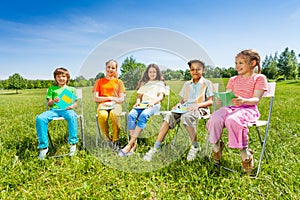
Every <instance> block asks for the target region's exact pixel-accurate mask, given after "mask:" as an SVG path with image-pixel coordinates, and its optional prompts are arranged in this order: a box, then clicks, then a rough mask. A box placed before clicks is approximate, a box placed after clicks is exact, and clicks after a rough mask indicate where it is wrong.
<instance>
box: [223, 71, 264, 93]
mask: <svg viewBox="0 0 300 200" xmlns="http://www.w3.org/2000/svg"><path fill="white" fill-rule="evenodd" d="M226 89H229V90H232V92H233V93H234V94H235V96H240V97H243V98H251V97H253V94H254V90H263V91H267V90H268V81H267V78H266V76H265V75H263V74H253V75H252V76H250V77H246V78H243V77H242V76H241V75H237V76H233V77H231V78H230V79H229V81H228V84H227V87H226Z"/></svg>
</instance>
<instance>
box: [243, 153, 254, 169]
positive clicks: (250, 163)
mask: <svg viewBox="0 0 300 200" xmlns="http://www.w3.org/2000/svg"><path fill="white" fill-rule="evenodd" d="M249 152H250V153H251V155H250V158H248V159H246V160H244V161H242V169H243V171H244V172H245V173H247V174H249V173H251V172H252V170H253V169H254V158H253V151H252V150H251V149H249Z"/></svg>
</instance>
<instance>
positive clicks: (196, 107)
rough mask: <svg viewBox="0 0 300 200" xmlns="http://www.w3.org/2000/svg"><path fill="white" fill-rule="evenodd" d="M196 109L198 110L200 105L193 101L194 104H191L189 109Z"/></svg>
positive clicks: (191, 110)
mask: <svg viewBox="0 0 300 200" xmlns="http://www.w3.org/2000/svg"><path fill="white" fill-rule="evenodd" d="M196 110H198V105H197V103H193V104H192V105H190V106H189V107H188V111H189V112H195V111H196Z"/></svg>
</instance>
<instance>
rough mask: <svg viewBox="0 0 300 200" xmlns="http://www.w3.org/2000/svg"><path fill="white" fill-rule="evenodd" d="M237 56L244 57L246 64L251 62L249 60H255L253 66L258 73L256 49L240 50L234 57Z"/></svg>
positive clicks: (258, 63) (258, 59)
mask: <svg viewBox="0 0 300 200" xmlns="http://www.w3.org/2000/svg"><path fill="white" fill-rule="evenodd" d="M239 56H240V57H242V58H244V59H245V60H246V62H247V63H248V64H251V62H252V61H253V60H255V61H256V65H255V66H254V67H256V66H257V67H258V70H257V73H258V74H259V73H260V55H259V53H258V52H257V51H256V50H254V49H247V50H244V51H241V52H240V53H238V54H237V55H236V57H239Z"/></svg>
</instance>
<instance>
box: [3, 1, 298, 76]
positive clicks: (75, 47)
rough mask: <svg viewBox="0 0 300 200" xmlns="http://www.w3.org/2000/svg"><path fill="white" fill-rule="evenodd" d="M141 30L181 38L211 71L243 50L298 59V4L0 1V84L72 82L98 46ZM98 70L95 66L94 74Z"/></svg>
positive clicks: (142, 57)
mask: <svg viewBox="0 0 300 200" xmlns="http://www.w3.org/2000/svg"><path fill="white" fill-rule="evenodd" d="M145 27H157V28H163V29H168V30H173V31H175V32H178V33H180V34H183V35H185V36H187V37H188V38H190V39H191V40H193V41H195V42H196V43H197V44H198V45H199V46H201V47H202V48H203V49H204V50H205V51H206V53H207V54H208V55H209V57H210V58H211V59H212V60H213V62H214V64H215V66H219V67H230V66H232V67H233V66H234V57H235V55H236V54H237V53H238V52H239V51H241V50H243V49H248V48H254V49H256V50H257V51H259V52H260V54H261V57H262V59H264V58H265V56H266V55H270V54H274V53H275V52H276V51H277V52H279V53H281V52H282V51H283V50H284V49H285V48H286V47H289V49H293V50H294V51H295V52H296V53H297V54H300V37H299V35H300V1H299V0H287V1H283V0H252V1H243V0H216V1H214V0H182V1H179V0H178V1H176V0H172V1H170V0H166V1H161V0H160V1H158V0H151V1H149V0H142V1H141V0H123V1H121V0H119V1H114V0H110V1H106V0H101V1H92V0H82V1H79V0H69V1H67V0H45V1H38V0H26V1H16V0H2V1H1V7H0V79H2V80H3V79H7V78H8V77H9V76H10V75H12V74H14V73H19V74H21V75H22V76H23V77H24V78H27V79H52V72H53V71H54V69H55V68H56V67H59V66H65V67H67V68H68V69H69V70H70V73H71V76H72V77H76V76H78V75H80V74H79V72H80V69H81V68H82V65H83V63H84V61H85V60H86V59H87V57H88V56H89V54H90V53H91V52H92V51H93V50H94V49H95V48H96V47H97V46H99V45H101V43H103V42H104V41H107V40H108V39H109V38H112V37H114V36H116V35H118V34H120V33H123V32H126V31H130V30H134V29H140V28H145ZM145 37H146V36H145ZM147 37H151V36H147ZM132 54H133V56H134V58H136V60H137V61H139V62H144V63H146V64H147V63H148V62H156V63H158V64H162V65H166V66H175V65H177V66H182V65H183V66H182V67H183V68H185V67H186V65H184V64H185V61H182V62H179V63H178V64H176V63H172V62H173V61H170V60H171V57H172V56H170V59H169V60H168V59H166V57H168V55H164V53H161V55H158V54H159V52H157V51H156V52H155V54H156V56H153V54H152V52H150V53H149V52H143V51H140V52H135V53H132V52H129V54H128V55H123V57H119V60H118V61H119V62H120V64H121V62H122V60H121V59H122V58H125V57H126V56H130V55H132ZM147 54H152V57H151V58H147ZM99 56H101V55H99ZM124 56H125V57H124ZM199 57H201V55H200V56H199ZM164 59H165V60H164ZM298 60H299V59H298ZM167 62H170V63H167ZM103 65H104V63H103V62H101V63H99V72H100V71H101V70H103ZM95 76H96V74H95Z"/></svg>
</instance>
